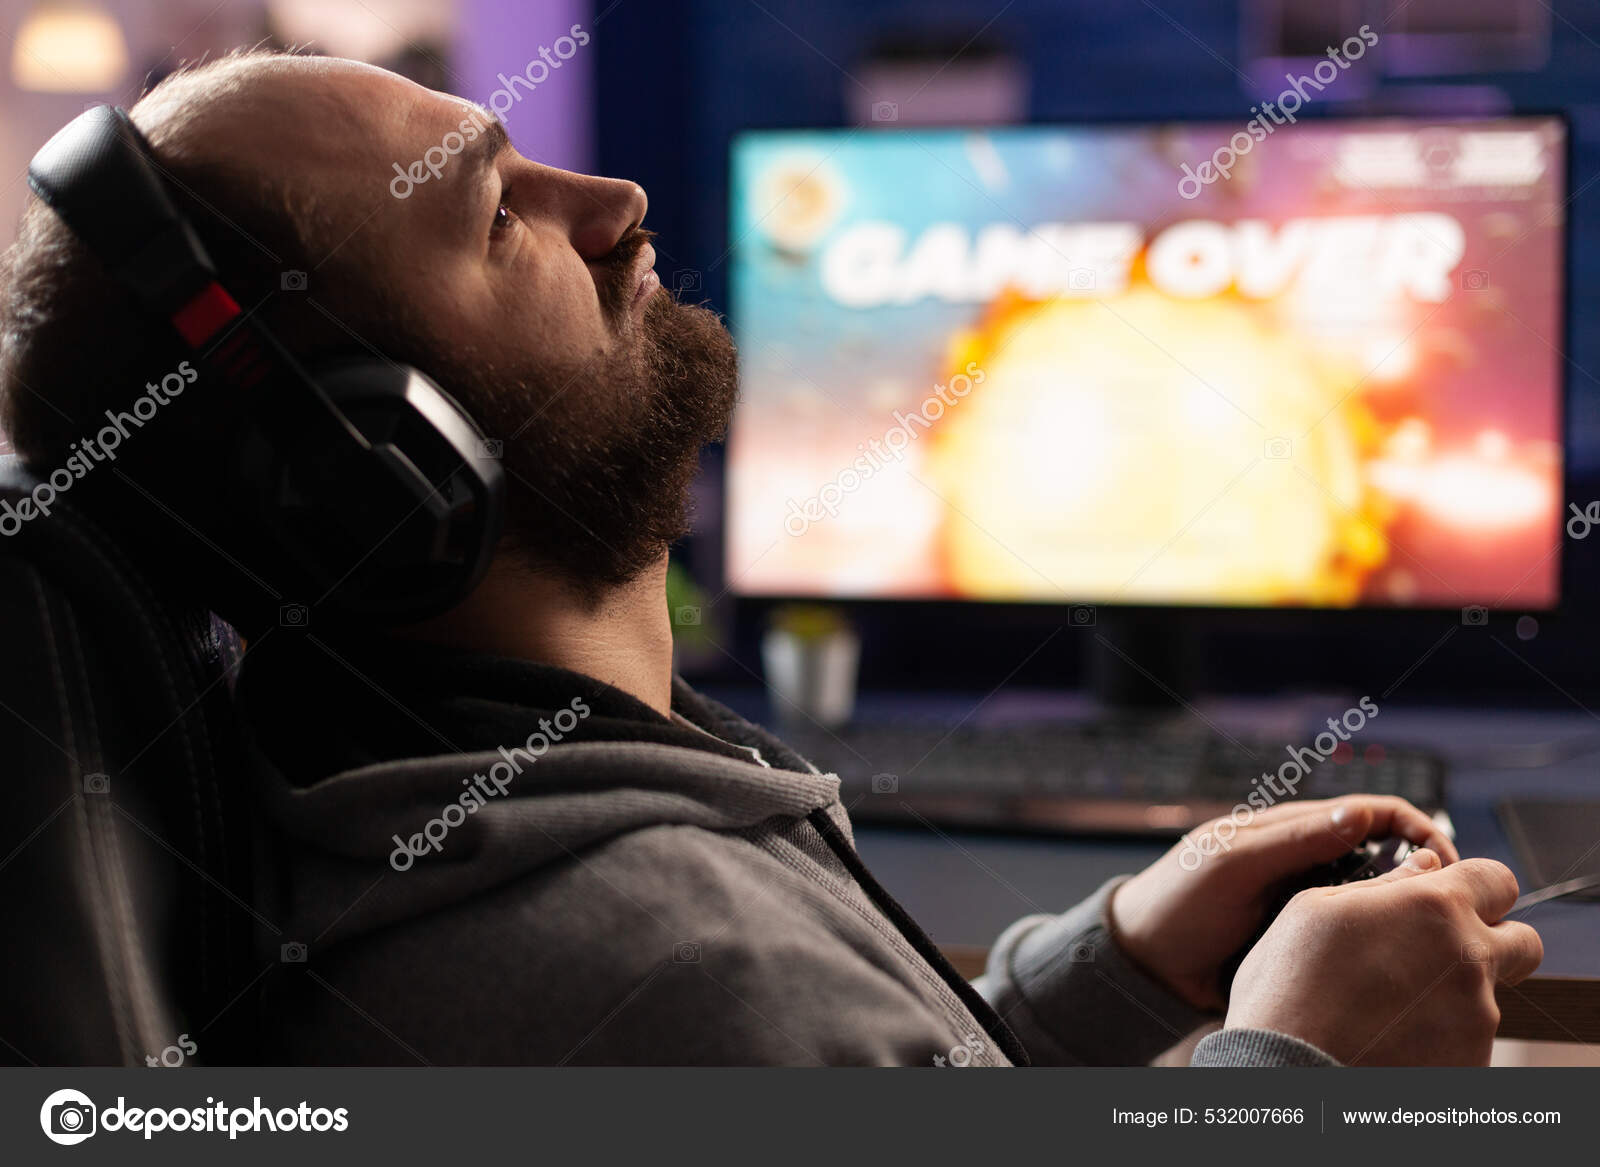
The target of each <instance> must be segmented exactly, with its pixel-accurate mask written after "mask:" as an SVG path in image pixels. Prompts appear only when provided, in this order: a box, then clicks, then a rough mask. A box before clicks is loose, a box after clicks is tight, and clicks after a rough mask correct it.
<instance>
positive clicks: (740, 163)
mask: <svg viewBox="0 0 1600 1167" xmlns="http://www.w3.org/2000/svg"><path fill="white" fill-rule="evenodd" d="M1565 139H1566V127H1565V124H1564V122H1563V121H1562V120H1561V119H1560V118H1558V117H1553V116H1520V117H1504V118H1494V119H1485V120H1477V121H1438V120H1428V119H1420V118H1324V119H1318V120H1316V121H1309V120H1302V121H1300V122H1298V123H1297V124H1288V123H1287V122H1285V123H1283V124H1277V125H1274V124H1273V123H1272V122H1271V121H1269V119H1268V118H1267V116H1266V114H1265V113H1261V114H1259V115H1258V116H1257V117H1255V118H1252V119H1251V120H1250V122H1249V123H1248V124H1247V125H1244V126H1240V125H1227V124H1204V125H1201V124H1182V125H1174V124H1168V125H1144V126H1114V125H1106V126H1087V125H1086V126H1072V127H1049V126H1029V127H1016V128H1004V129H985V130H906V131H900V130H863V129H837V130H819V131H757V132H747V133H744V134H742V135H740V136H739V137H738V138H737V139H736V140H735V143H734V145H733V150H732V188H731V220H732V221H731V230H732V240H733V246H732V252H731V271H730V277H729V278H730V282H731V297H730V305H731V317H732V325H733V328H734V332H735V335H736V337H737V339H738V342H739V346H740V352H741V362H742V380H743V399H742V402H741V404H740V406H739V410H738V413H737V416H736V419H735V422H734V426H733V431H732V433H731V435H730V440H729V448H728V456H727V467H726V489H727V512H726V521H725V532H726V536H725V537H726V544H725V561H726V572H725V575H726V579H727V582H728V585H729V587H730V589H732V590H733V591H734V592H735V593H738V594H742V595H751V596H772V597H779V596H782V597H822V596H827V597H857V598H906V599H958V600H975V601H977V600H981V601H1017V602H1032V603H1038V602H1066V603H1077V602H1083V603H1094V604H1101V605H1118V604H1128V605H1157V606H1163V607H1165V606H1175V607H1188V606H1205V607H1218V608H1263V607H1301V608H1350V607H1389V608H1396V607H1400V608H1424V609H1446V608H1458V607H1468V606H1472V605H1483V606H1485V607H1514V608H1518V609H1520V610H1524V611H1528V610H1533V611H1539V610H1548V609H1551V608H1553V607H1555V606H1556V605H1557V603H1558V599H1559V591H1560V561H1561V554H1560V547H1561V541H1562V527H1563V522H1564V520H1565V518H1566V517H1567V516H1566V514H1565V507H1564V504H1563V498H1562V481H1563V477H1562V464H1563V451H1562V427H1563V414H1564V409H1563V378H1562V372H1563V357H1562V352H1563V351H1564V343H1565V342H1564V338H1563V324H1564V320H1563V317H1564V288H1563V283H1564V268H1565V255H1566V247H1565V231H1566V227H1565V223H1566V215H1565V200H1566V184H1567V179H1566V141H1565Z"/></svg>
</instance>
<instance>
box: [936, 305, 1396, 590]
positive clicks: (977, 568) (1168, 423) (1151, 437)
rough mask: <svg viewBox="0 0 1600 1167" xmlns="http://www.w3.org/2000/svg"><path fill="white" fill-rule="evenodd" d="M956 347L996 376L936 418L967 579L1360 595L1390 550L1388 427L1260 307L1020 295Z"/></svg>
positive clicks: (954, 545)
mask: <svg viewBox="0 0 1600 1167" xmlns="http://www.w3.org/2000/svg"><path fill="white" fill-rule="evenodd" d="M953 352H954V355H955V356H956V357H957V360H956V361H955V363H954V364H955V367H956V368H960V367H962V366H964V365H965V363H966V362H967V361H975V362H976V363H977V364H978V365H979V366H980V367H982V368H983V369H984V370H985V372H986V374H987V376H986V379H985V381H984V383H983V385H982V386H981V387H980V388H978V389H976V390H975V391H974V392H973V393H972V394H971V396H970V397H968V398H967V400H966V401H964V402H963V403H962V405H961V407H960V408H959V409H955V410H952V411H951V413H950V415H949V416H948V417H947V418H946V419H945V421H944V422H943V425H942V426H941V428H940V429H939V430H938V431H937V432H936V433H934V434H932V435H930V438H931V441H932V447H931V449H930V451H929V455H930V456H929V460H928V466H927V473H928V476H929V477H928V481H929V484H930V485H931V486H932V487H933V488H934V489H935V490H937V491H938V492H939V494H940V495H942V496H943V497H944V498H945V499H946V500H947V501H948V503H949V514H948V516H947V519H946V521H945V523H944V524H943V526H942V529H941V533H940V545H941V551H942V555H943V561H944V567H945V571H946V574H947V582H948V584H949V586H950V588H951V590H952V591H954V592H955V593H957V594H965V595H980V596H992V597H1004V596H1018V595H1036V594H1038V593H1039V592H1040V590H1041V588H1042V587H1058V588H1060V590H1063V591H1065V590H1066V589H1065V586H1064V585H1060V584H1057V583H1056V581H1058V580H1060V581H1066V580H1070V581H1071V586H1072V590H1073V591H1075V592H1078V593H1079V594H1084V595H1091V596H1099V597H1106V598H1108V599H1123V600H1127V601H1133V602H1138V601H1140V600H1147V601H1161V602H1165V601H1178V602H1182V601H1183V600H1186V599H1193V598H1199V597H1207V598H1210V599H1212V600H1213V601H1214V600H1215V598H1216V597H1218V596H1227V597H1231V598H1232V599H1234V600H1235V601H1236V602H1238V603H1240V604H1271V603H1312V604H1325V605H1343V604H1349V603H1352V602H1354V600H1355V599H1356V597H1357V596H1358V595H1359V593H1360V591H1361V588H1362V586H1363V583H1364V581H1365V580H1366V578H1367V577H1368V576H1369V575H1370V574H1371V573H1372V572H1373V570H1374V569H1375V568H1377V567H1378V566H1380V565H1381V564H1382V563H1383V562H1384V561H1385V559H1386V558H1387V556H1388V554H1389V543H1388V539H1387V537H1386V533H1385V527H1386V522H1387V519H1388V517H1390V516H1392V514H1393V508H1392V507H1388V506H1386V505H1385V503H1384V500H1383V499H1382V497H1381V496H1380V495H1379V494H1378V492H1376V491H1375V490H1373V489H1372V488H1371V487H1370V486H1369V485H1367V484H1365V483H1364V481H1363V474H1362V465H1363V463H1364V462H1365V461H1367V459H1368V458H1369V457H1370V456H1371V454H1372V453H1373V452H1374V450H1375V449H1376V448H1377V447H1378V445H1379V444H1380V443H1381V441H1382V439H1383V437H1384V434H1383V431H1382V427H1380V426H1379V425H1378V424H1377V422H1376V421H1375V420H1374V418H1373V415H1372V413H1371V411H1370V410H1368V409H1367V408H1366V407H1365V405H1364V404H1363V403H1362V401H1361V400H1360V397H1359V395H1357V394H1353V393H1351V392H1350V391H1349V386H1348V385H1347V384H1341V383H1340V381H1341V380H1342V379H1336V378H1334V377H1332V376H1330V375H1329V374H1328V372H1327V371H1326V370H1319V369H1318V368H1317V367H1316V365H1315V362H1313V361H1311V360H1309V359H1308V358H1307V356H1306V355H1305V353H1304V351H1303V349H1301V348H1299V347H1297V346H1296V345H1294V344H1292V343H1291V342H1290V341H1289V340H1288V339H1286V338H1285V337H1284V336H1283V335H1282V334H1281V333H1278V332H1275V331H1273V330H1269V329H1267V328H1264V327H1263V326H1262V324H1261V323H1260V321H1259V320H1258V317H1257V315H1256V312H1255V311H1254V310H1253V309H1252V308H1251V307H1249V306H1246V305H1244V304H1241V303H1238V302H1236V301H1233V300H1229V299H1215V300H1211V301H1208V302H1204V303H1192V302H1190V303H1179V302H1174V301H1173V300H1171V299H1169V298H1168V297H1165V296H1163V295H1161V294H1160V293H1158V292H1156V291H1154V290H1151V289H1148V288H1137V289H1134V290H1132V291H1130V292H1129V293H1128V294H1126V295H1123V296H1119V297H1117V298H1116V299H1115V300H1114V301H1095V300H1087V299H1052V300H1045V301H1029V300H1027V299H1024V298H1021V297H1018V296H1015V295H1009V296H1004V297H1002V298H1001V299H1000V300H999V301H998V302H997V303H995V304H994V305H993V306H992V307H991V309H990V310H989V311H988V312H987V313H986V315H985V319H984V320H983V321H982V323H981V324H980V325H979V326H978V327H977V328H976V329H975V330H973V331H972V332H970V333H968V334H965V335H963V336H961V337H958V338H957V340H956V343H955V345H954V346H953ZM1175 474H1177V475H1179V476H1180V478H1179V480H1177V481H1175V480H1174V475H1175ZM1008 548H1011V549H1017V551H1016V553H1008V551H1007V550H1006V549H1008Z"/></svg>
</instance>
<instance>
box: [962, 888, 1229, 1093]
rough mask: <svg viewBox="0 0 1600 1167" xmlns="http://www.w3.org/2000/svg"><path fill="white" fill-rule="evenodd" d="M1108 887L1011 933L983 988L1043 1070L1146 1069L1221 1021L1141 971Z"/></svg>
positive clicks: (998, 948)
mask: <svg viewBox="0 0 1600 1167" xmlns="http://www.w3.org/2000/svg"><path fill="white" fill-rule="evenodd" d="M1123 878H1126V877H1120V878H1118V879H1114V880H1112V881H1110V882H1109V883H1107V884H1106V885H1105V886H1103V887H1102V888H1101V889H1100V890H1099V891H1097V892H1095V893H1094V895H1092V896H1090V897H1089V898H1088V899H1086V900H1084V901H1083V902H1082V903H1081V904H1079V905H1078V906H1077V907H1075V908H1072V909H1071V910H1069V911H1066V912H1063V913H1062V914H1061V915H1059V916H1027V917H1024V918H1023V919H1021V920H1018V921H1017V922H1016V923H1015V924H1013V925H1011V927H1009V928H1007V929H1006V930H1005V932H1004V933H1002V934H1001V936H1000V939H999V940H998V941H996V942H995V946H994V948H993V950H992V951H991V952H990V953H989V964H988V968H987V970H986V971H985V972H984V975H983V976H981V977H979V978H978V980H977V981H976V982H975V984H976V986H977V989H978V991H979V992H980V993H982V994H983V996H984V997H985V999H987V1000H988V1001H989V1003H990V1004H991V1005H993V1006H994V1007H995V1010H996V1011H997V1012H998V1013H999V1014H1000V1016H1001V1017H1003V1018H1004V1019H1005V1021H1006V1024H1007V1025H1009V1026H1011V1028H1012V1030H1013V1032H1015V1033H1016V1035H1017V1037H1018V1038H1019V1039H1020V1040H1021V1042H1022V1044H1023V1045H1024V1046H1025V1047H1026V1048H1027V1050H1028V1056H1029V1057H1031V1058H1032V1059H1033V1061H1034V1063H1035V1064H1036V1065H1058V1066H1075V1065H1076V1066H1112V1065H1122V1066H1128V1065H1143V1064H1144V1063H1146V1062H1148V1061H1150V1059H1151V1058H1153V1057H1155V1056H1156V1055H1157V1054H1159V1053H1160V1052H1161V1051H1162V1050H1165V1049H1169V1048H1171V1047H1172V1046H1174V1045H1176V1044H1177V1043H1178V1042H1180V1041H1182V1040H1183V1039H1184V1038H1185V1037H1187V1036H1188V1035H1189V1034H1190V1033H1192V1032H1194V1031H1195V1030H1196V1029H1198V1028H1199V1027H1200V1026H1201V1025H1202V1024H1204V1023H1205V1022H1206V1021H1208V1020H1212V1019H1213V1017H1214V1015H1213V1014H1209V1013H1205V1012H1202V1011H1201V1010H1198V1009H1195V1008H1194V1007H1193V1006H1191V1005H1189V1004H1187V1003H1186V1002H1184V1001H1181V1000H1179V999H1178V998H1177V997H1176V996H1174V995H1173V994H1172V993H1170V992H1169V991H1167V989H1165V988H1164V987H1162V986H1161V985H1159V984H1157V983H1156V982H1155V981H1154V980H1153V979H1152V978H1151V977H1150V976H1148V975H1147V974H1146V973H1144V972H1143V971H1141V970H1140V969H1139V968H1137V967H1136V966H1135V965H1134V964H1133V962H1132V961H1131V960H1129V959H1128V957H1127V956H1126V955H1125V954H1124V953H1123V951H1122V949H1121V948H1120V947H1119V946H1118V945H1117V942H1116V940H1115V939H1114V938H1113V937H1112V934H1111V925H1110V923H1109V921H1108V919H1107V916H1106V905H1107V903H1108V902H1109V901H1110V899H1111V893H1112V892H1113V891H1115V890H1116V888H1117V886H1118V884H1120V883H1121V882H1122V879H1123Z"/></svg>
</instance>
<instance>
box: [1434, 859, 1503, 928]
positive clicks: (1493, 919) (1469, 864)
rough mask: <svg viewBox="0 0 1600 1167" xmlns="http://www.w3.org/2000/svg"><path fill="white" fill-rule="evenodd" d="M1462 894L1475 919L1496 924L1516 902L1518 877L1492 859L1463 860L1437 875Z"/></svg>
mask: <svg viewBox="0 0 1600 1167" xmlns="http://www.w3.org/2000/svg"><path fill="white" fill-rule="evenodd" d="M1438 878H1440V879H1448V880H1450V881H1451V882H1452V883H1453V884H1455V885H1457V886H1458V887H1460V888H1461V889H1462V890H1464V891H1465V892H1466V894H1467V896H1468V897H1469V898H1470V900H1471V901H1472V906H1473V909H1474V910H1475V911H1476V912H1477V913H1478V918H1479V919H1481V920H1482V921H1483V922H1484V923H1485V924H1497V923H1499V922H1500V917H1502V916H1504V915H1505V914H1506V913H1507V912H1509V911H1510V910H1511V905H1512V904H1514V903H1516V902H1517V877H1516V876H1514V875H1512V874H1511V869H1510V868H1509V867H1507V866H1506V865H1505V864H1504V863H1496V862H1495V861H1494V860H1493V859H1463V860H1462V861H1461V862H1460V863H1453V864H1451V865H1450V867H1448V868H1447V869H1446V870H1445V871H1443V872H1441V873H1440V874H1439V877H1438Z"/></svg>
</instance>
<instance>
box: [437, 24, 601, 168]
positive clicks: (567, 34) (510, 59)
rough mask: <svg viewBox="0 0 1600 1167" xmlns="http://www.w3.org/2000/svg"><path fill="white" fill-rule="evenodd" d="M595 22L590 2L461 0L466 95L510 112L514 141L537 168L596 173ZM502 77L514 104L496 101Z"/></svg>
mask: <svg viewBox="0 0 1600 1167" xmlns="http://www.w3.org/2000/svg"><path fill="white" fill-rule="evenodd" d="M593 20H594V14H593V5H592V4H591V3H589V0H460V10H459V19H458V23H457V27H458V28H459V29H460V32H459V33H458V39H457V42H456V60H455V68H454V72H455V74H456V76H457V77H459V78H460V79H461V83H462V84H463V85H465V86H467V87H468V88H467V91H466V92H465V93H463V94H462V96H464V97H470V98H472V99H473V100H474V101H479V102H482V103H483V104H485V105H490V106H491V108H494V109H495V110H496V112H499V111H500V110H502V109H504V110H505V112H504V114H503V117H504V120H505V123H506V129H507V130H509V131H510V133H511V140H512V142H513V143H515V144H516V147H517V149H518V150H519V151H520V152H521V153H522V154H523V155H524V156H526V157H528V158H531V159H533V160H534V161H536V162H543V163H546V164H547V165H550V166H560V167H562V168H564V169H567V170H581V171H588V170H590V169H592V168H593V165H594V118H593V110H592V104H593V103H592V101H591V93H592V88H593V78H594V60H593V56H594V47H595V41H594V38H595V35H596V33H595V29H594V23H593ZM574 25H578V26H581V27H580V28H579V29H578V31H577V32H576V33H575V32H574V31H573V26H574ZM585 40H587V43H583V42H584V41H585ZM541 49H544V50H546V53H545V54H541V53H540V50H541ZM563 56H566V59H565V60H563V59H562V57H563ZM547 62H549V63H547ZM502 75H504V76H505V78H506V79H507V80H510V81H513V84H512V85H511V86H510V90H511V91H512V92H513V93H514V95H515V96H516V98H517V100H516V101H515V102H514V103H511V102H510V101H509V99H507V98H506V97H504V96H500V97H498V99H497V96H496V95H497V91H500V92H502V93H503V92H504V91H505V90H506V86H505V85H503V83H502V82H501V80H500V78H501V76H502ZM530 78H531V80H532V82H533V83H532V84H530Z"/></svg>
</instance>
